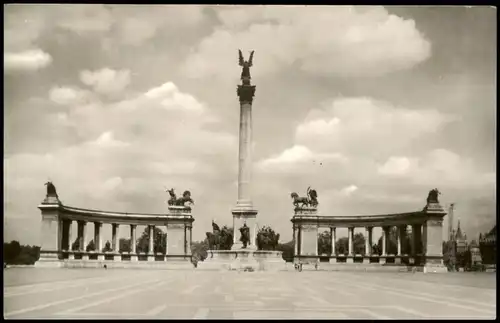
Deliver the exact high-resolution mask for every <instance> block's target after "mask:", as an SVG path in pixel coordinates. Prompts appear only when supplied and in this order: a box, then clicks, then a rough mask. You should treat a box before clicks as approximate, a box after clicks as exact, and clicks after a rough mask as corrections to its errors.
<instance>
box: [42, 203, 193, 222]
mask: <svg viewBox="0 0 500 323" xmlns="http://www.w3.org/2000/svg"><path fill="white" fill-rule="evenodd" d="M39 208H40V209H42V210H43V209H45V210H47V209H53V210H57V211H58V212H59V214H60V215H61V216H62V218H69V219H73V220H77V221H80V220H83V221H89V222H91V221H95V222H109V223H120V222H131V223H136V222H138V224H143V222H144V223H146V222H148V221H153V222H162V221H165V220H171V219H186V220H188V219H191V221H192V220H193V218H192V216H191V212H190V211H191V210H190V209H189V208H185V207H175V206H174V207H172V206H169V211H168V212H166V213H129V212H112V211H103V210H92V209H84V208H77V207H72V206H66V205H63V204H41V205H40V206H39ZM172 210H175V212H174V213H173V212H172Z"/></svg>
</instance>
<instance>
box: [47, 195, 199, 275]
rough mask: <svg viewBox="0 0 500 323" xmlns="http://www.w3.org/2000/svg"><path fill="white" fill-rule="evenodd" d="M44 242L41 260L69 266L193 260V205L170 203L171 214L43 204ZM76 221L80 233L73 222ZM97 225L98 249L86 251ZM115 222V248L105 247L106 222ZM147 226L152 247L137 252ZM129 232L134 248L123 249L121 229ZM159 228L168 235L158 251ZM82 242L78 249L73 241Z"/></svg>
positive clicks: (112, 234)
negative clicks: (141, 228)
mask: <svg viewBox="0 0 500 323" xmlns="http://www.w3.org/2000/svg"><path fill="white" fill-rule="evenodd" d="M39 208H40V209H41V211H42V244H41V249H40V260H39V261H38V263H39V264H40V265H42V264H43V263H49V262H50V263H53V264H54V263H58V264H57V266H65V264H64V263H65V262H67V261H73V262H78V261H89V262H92V261H98V262H99V263H101V262H109V261H113V262H116V261H119V262H120V261H132V262H137V261H139V262H141V261H147V262H151V261H156V262H157V261H179V260H181V261H188V262H190V261H191V241H192V223H193V222H194V219H193V217H192V215H191V208H190V207H184V206H169V213H168V214H128V213H117V212H105V211H96V210H87V209H79V208H73V207H68V206H64V205H62V203H60V201H58V200H57V201H55V202H52V203H42V204H41V205H40V206H39ZM74 222H76V223H77V226H76V232H73V231H74V230H73V223H74ZM89 224H93V225H94V236H93V241H94V245H95V250H92V251H90V250H89V251H86V247H87V245H88V243H89V241H88V237H87V228H88V225H89ZM105 224H108V225H111V236H112V238H111V243H110V244H111V246H110V247H111V248H110V249H111V250H106V251H104V250H103V248H104V247H105V246H104V245H103V239H102V238H103V225H105ZM139 225H144V226H146V227H147V230H148V233H149V241H148V250H147V252H146V253H143V252H140V253H138V252H137V248H136V243H137V227H138V226H139ZM122 228H126V230H128V231H129V237H130V249H129V250H130V251H128V252H121V251H120V243H119V236H120V234H119V233H120V229H122ZM155 228H164V229H165V234H166V242H165V246H163V247H164V248H162V249H163V252H161V253H160V252H155V251H158V250H155V247H157V249H158V246H156V245H155V239H154V238H155V235H154V233H155ZM75 239H76V241H78V248H77V250H72V243H73V241H74V240H75Z"/></svg>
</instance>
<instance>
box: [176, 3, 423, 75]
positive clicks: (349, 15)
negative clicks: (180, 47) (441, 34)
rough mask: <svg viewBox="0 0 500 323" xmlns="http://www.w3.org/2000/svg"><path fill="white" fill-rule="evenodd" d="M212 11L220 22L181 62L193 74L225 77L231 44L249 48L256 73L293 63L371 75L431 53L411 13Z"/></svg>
mask: <svg viewBox="0 0 500 323" xmlns="http://www.w3.org/2000/svg"><path fill="white" fill-rule="evenodd" d="M217 15H218V17H219V20H220V21H221V24H222V25H221V26H220V27H219V28H218V29H216V30H215V31H214V32H213V33H212V34H211V35H210V36H208V37H206V38H205V39H203V40H202V41H201V42H200V44H199V45H198V47H197V48H196V51H195V52H194V53H193V54H192V55H191V56H190V57H188V59H187V61H186V66H185V69H186V72H188V73H189V75H191V76H192V77H200V78H205V77H211V76H217V75H220V74H221V73H222V74H223V75H224V77H226V73H224V72H225V71H228V72H229V71H232V70H234V65H235V64H236V49H237V48H248V49H254V50H255V51H256V55H255V66H254V68H253V71H254V74H255V75H256V76H259V75H262V74H264V73H273V72H276V71H278V70H280V69H284V68H290V67H291V65H292V64H297V66H298V67H299V68H300V69H301V70H303V71H304V72H307V73H310V74H314V75H340V76H377V75H383V74H387V73H390V72H394V71H399V70H404V69H409V68H412V67H413V66H415V65H416V64H418V63H420V62H423V61H425V60H426V59H427V58H428V57H429V56H430V53H431V45H430V43H429V41H428V40H426V39H425V38H424V36H423V35H422V34H421V33H420V32H419V31H418V30H417V29H416V26H415V22H414V21H413V20H409V19H404V18H401V17H398V16H395V15H392V14H389V13H388V12H387V10H386V9H384V8H383V7H361V8H360V7H352V6H336V7H318V6H314V7H287V8H277V7H269V6H267V7H265V6H258V7H257V6H256V7H252V8H250V7H235V8H218V10H217ZM325 31H328V32H325ZM228 49H229V50H228ZM230 49H233V50H230Z"/></svg>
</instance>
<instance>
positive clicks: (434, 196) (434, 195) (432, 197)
mask: <svg viewBox="0 0 500 323" xmlns="http://www.w3.org/2000/svg"><path fill="white" fill-rule="evenodd" d="M440 194H441V192H440V191H439V190H438V189H437V188H435V189H433V190H430V191H429V195H428V196H427V204H429V203H439V195H440Z"/></svg>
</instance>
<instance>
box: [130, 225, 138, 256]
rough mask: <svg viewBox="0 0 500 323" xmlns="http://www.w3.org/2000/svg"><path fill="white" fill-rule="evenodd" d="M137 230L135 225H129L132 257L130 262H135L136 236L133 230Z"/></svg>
mask: <svg viewBox="0 0 500 323" xmlns="http://www.w3.org/2000/svg"><path fill="white" fill-rule="evenodd" d="M136 228H137V224H131V225H130V253H131V254H132V256H131V257H130V261H137V260H138V259H137V250H136V247H135V244H136V241H135V240H136V236H135V230H136Z"/></svg>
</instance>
